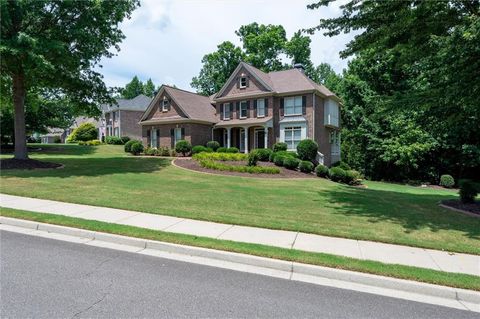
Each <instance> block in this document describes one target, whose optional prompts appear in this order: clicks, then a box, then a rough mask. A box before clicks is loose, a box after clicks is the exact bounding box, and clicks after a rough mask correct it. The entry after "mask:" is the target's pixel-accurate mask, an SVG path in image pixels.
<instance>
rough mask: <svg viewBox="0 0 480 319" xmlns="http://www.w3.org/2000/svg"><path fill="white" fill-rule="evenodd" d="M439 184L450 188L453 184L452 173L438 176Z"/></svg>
mask: <svg viewBox="0 0 480 319" xmlns="http://www.w3.org/2000/svg"><path fill="white" fill-rule="evenodd" d="M440 186H443V187H445V188H452V187H453V186H455V180H454V179H453V177H452V175H442V176H440Z"/></svg>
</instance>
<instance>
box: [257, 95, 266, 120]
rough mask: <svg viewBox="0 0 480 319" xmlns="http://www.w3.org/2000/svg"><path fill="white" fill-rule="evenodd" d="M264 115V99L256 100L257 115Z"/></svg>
mask: <svg viewBox="0 0 480 319" xmlns="http://www.w3.org/2000/svg"><path fill="white" fill-rule="evenodd" d="M264 116H265V100H264V99H261V100H257V117H264Z"/></svg>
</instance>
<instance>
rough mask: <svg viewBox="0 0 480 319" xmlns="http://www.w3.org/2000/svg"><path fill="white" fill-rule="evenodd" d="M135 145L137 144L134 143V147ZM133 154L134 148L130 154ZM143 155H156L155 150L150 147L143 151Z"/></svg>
mask: <svg viewBox="0 0 480 319" xmlns="http://www.w3.org/2000/svg"><path fill="white" fill-rule="evenodd" d="M133 144H135V143H132V145H133ZM131 152H132V146H130V153H131ZM143 154H145V155H152V156H153V155H155V149H154V148H151V147H150V146H147V147H146V148H145V149H144V150H143Z"/></svg>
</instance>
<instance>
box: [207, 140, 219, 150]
mask: <svg viewBox="0 0 480 319" xmlns="http://www.w3.org/2000/svg"><path fill="white" fill-rule="evenodd" d="M207 147H208V148H211V149H212V150H213V151H214V152H216V151H217V149H218V148H219V147H220V143H218V142H217V141H208V142H207Z"/></svg>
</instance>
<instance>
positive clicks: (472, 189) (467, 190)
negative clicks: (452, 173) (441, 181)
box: [458, 179, 480, 204]
mask: <svg viewBox="0 0 480 319" xmlns="http://www.w3.org/2000/svg"><path fill="white" fill-rule="evenodd" d="M458 184H459V186H460V191H459V194H460V200H461V201H462V203H465V204H469V203H474V202H475V197H476V196H477V195H478V192H479V191H480V185H479V184H478V183H475V182H474V181H472V180H470V179H462V180H460V181H459V183H458Z"/></svg>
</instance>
